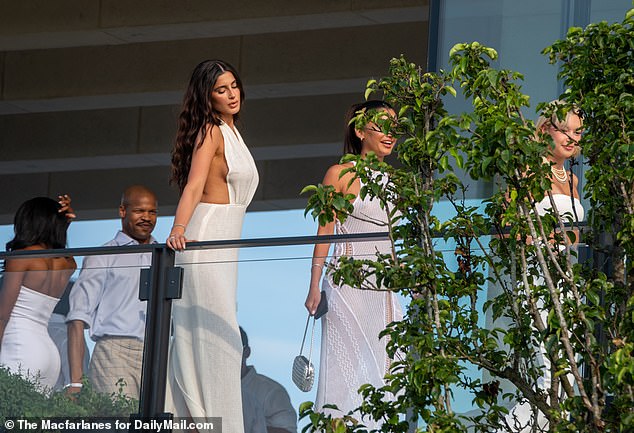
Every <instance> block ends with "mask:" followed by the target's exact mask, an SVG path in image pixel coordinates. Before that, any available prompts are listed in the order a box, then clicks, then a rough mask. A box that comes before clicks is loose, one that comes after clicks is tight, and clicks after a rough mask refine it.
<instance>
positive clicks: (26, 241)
mask: <svg viewBox="0 0 634 433" xmlns="http://www.w3.org/2000/svg"><path fill="white" fill-rule="evenodd" d="M74 217H75V215H74V214H73V211H72V209H71V208H70V198H69V197H68V196H67V195H64V196H60V197H59V201H55V200H52V199H50V198H46V197H37V198H33V199H31V200H27V201H26V202H24V203H23V204H22V205H21V206H20V208H19V209H18V211H17V212H16V214H15V218H14V225H13V229H14V232H15V236H14V238H13V239H12V240H11V241H9V242H8V243H7V250H8V251H20V250H45V249H54V248H64V247H65V246H66V230H67V229H68V225H69V223H70V221H71V220H72V218H74ZM75 268H76V264H75V260H74V259H73V258H72V257H37V258H30V257H24V258H11V259H7V260H6V261H5V272H4V278H3V282H2V289H1V290H0V365H4V366H5V367H8V368H9V369H10V370H11V371H14V372H20V373H21V374H23V375H26V376H29V377H31V378H36V379H37V380H38V381H39V384H40V385H41V386H42V387H43V388H44V389H50V388H52V387H53V386H54V385H55V383H56V382H57V378H58V377H59V371H60V354H59V352H58V351H57V347H56V346H55V343H54V342H53V340H51V337H50V336H49V334H48V329H47V325H48V321H49V318H50V316H51V313H52V312H53V309H54V308H55V305H56V304H57V302H58V301H59V297H60V296H61V295H62V294H63V293H64V290H65V288H66V285H67V284H68V280H69V279H70V276H71V275H72V274H73V272H74V271H75ZM25 342H28V344H25Z"/></svg>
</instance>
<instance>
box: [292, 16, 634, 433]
mask: <svg viewBox="0 0 634 433" xmlns="http://www.w3.org/2000/svg"><path fill="white" fill-rule="evenodd" d="M633 16H634V10H632V11H630V12H628V14H627V15H626V17H625V20H624V21H623V22H622V23H619V24H614V25H608V24H606V23H600V24H593V25H590V26H588V27H587V28H586V29H578V28H573V29H571V30H570V32H569V33H568V36H567V38H566V39H565V40H562V41H558V42H556V43H555V44H553V45H552V46H551V47H548V48H546V49H545V50H544V52H545V53H546V54H547V55H548V56H549V57H550V60H551V62H553V63H558V64H559V65H560V68H561V69H560V70H561V73H560V77H561V78H562V79H563V80H564V82H565V84H566V87H567V90H566V92H565V93H564V94H563V95H562V96H561V98H560V99H561V100H562V102H561V104H559V105H555V106H553V105H548V104H540V105H538V109H539V110H540V111H543V112H544V113H545V114H546V115H548V116H558V117H560V118H561V117H562V116H564V115H565V113H566V112H567V111H568V110H571V109H573V107H578V108H580V109H581V110H582V111H583V112H584V113H585V119H584V128H585V129H586V133H585V135H584V137H583V139H582V142H581V145H582V148H583V151H584V154H585V155H586V156H587V159H588V161H589V165H590V166H589V170H588V175H587V176H588V183H587V187H586V190H585V194H586V196H587V197H589V198H590V201H591V204H592V210H591V212H590V225H591V230H586V234H585V235H584V239H583V240H584V241H585V242H586V243H588V244H589V246H590V248H591V249H592V251H593V253H594V254H593V256H594V257H595V260H594V261H585V262H583V263H578V260H577V257H576V256H577V254H576V252H575V249H574V248H571V246H572V244H574V243H575V242H576V241H577V240H578V239H577V234H576V233H578V231H577V232H574V231H572V230H570V227H567V226H565V225H564V224H566V223H569V222H570V221H569V220H568V219H567V218H564V217H563V216H562V215H559V214H558V213H557V212H556V211H551V213H549V214H547V215H545V216H540V215H539V214H538V213H537V211H536V207H535V204H536V202H539V201H541V200H542V199H544V198H546V199H547V200H550V201H551V202H552V200H553V199H552V195H551V194H550V192H549V191H550V187H551V185H550V180H549V174H550V163H548V161H547V160H545V158H544V157H545V155H547V153H548V152H549V149H550V147H551V146H552V141H551V140H548V139H545V137H540V136H539V135H538V134H536V132H535V126H534V124H533V122H532V121H531V120H528V119H527V118H525V117H524V114H523V112H524V111H525V110H526V109H527V107H529V98H528V96H526V95H524V94H523V93H522V92H521V86H520V83H521V80H522V76H521V74H519V73H517V72H513V71H509V70H498V69H495V68H493V67H491V65H490V62H491V61H492V60H495V59H496V57H497V53H496V52H495V50H493V49H491V48H488V47H485V46H482V45H481V44H479V43H477V42H473V43H469V44H458V45H456V46H455V47H454V48H453V49H452V50H451V52H450V62H451V70H449V71H440V72H439V73H425V72H424V71H423V70H422V69H421V68H420V67H418V66H417V65H414V64H412V63H409V62H407V60H405V59H404V58H398V59H393V60H392V61H391V63H390V70H389V75H388V76H386V77H384V78H381V79H379V80H372V81H370V82H369V83H368V90H367V92H366V97H367V96H369V95H371V94H373V93H377V94H380V95H382V97H383V98H384V99H385V100H387V101H388V102H390V103H392V104H393V105H394V106H395V107H396V108H397V110H398V120H397V121H396V122H393V123H392V122H389V121H387V120H385V119H382V118H381V117H380V116H377V115H376V114H372V113H362V112H360V113H358V116H357V118H356V119H355V122H357V124H359V125H363V124H365V123H366V122H368V121H374V122H375V123H377V124H379V125H380V127H381V128H382V129H384V130H386V131H387V130H389V131H392V132H393V133H394V134H398V135H399V136H401V142H400V144H399V146H398V158H399V161H400V163H401V164H400V165H399V168H394V167H391V166H389V165H388V164H385V163H382V162H379V161H377V159H376V158H374V157H372V155H370V157H368V158H366V159H362V158H359V157H353V156H351V155H348V156H346V157H344V161H349V160H355V161H356V164H355V165H354V167H352V168H350V169H349V170H350V171H352V172H354V173H355V174H356V176H357V177H358V178H360V179H361V180H362V184H363V185H364V186H363V188H362V190H361V192H360V195H361V196H362V197H363V196H366V195H367V196H369V197H372V198H374V199H377V200H380V202H381V203H382V206H383V208H384V209H385V211H386V215H387V217H388V219H389V221H390V222H389V224H387V227H386V231H387V230H389V233H390V237H391V240H392V242H393V254H391V255H390V254H387V255H377V257H376V258H372V259H370V258H365V259H351V258H342V259H341V260H340V261H339V263H338V264H337V266H336V267H335V269H333V270H332V271H333V272H334V279H335V281H336V282H338V283H346V284H350V285H351V286H354V287H361V288H364V289H373V290H380V289H381V288H383V289H387V290H393V291H395V292H399V293H401V294H403V295H405V296H406V297H408V299H409V305H408V307H407V311H406V317H405V320H403V321H402V322H396V323H392V324H391V325H389V327H388V329H387V330H386V331H385V332H384V336H387V335H389V338H390V340H389V344H388V352H389V353H390V355H394V354H396V353H397V352H400V353H403V354H404V357H403V358H402V359H399V360H398V361H396V362H394V364H393V365H392V368H391V371H390V373H389V375H388V376H387V384H386V386H384V387H382V388H380V389H376V388H374V387H372V386H370V385H366V386H364V387H362V388H361V389H360V392H361V393H362V394H363V396H364V403H363V404H362V406H361V407H360V408H358V409H357V410H356V411H353V412H351V413H349V414H341V417H333V416H331V415H323V414H320V413H315V412H314V411H313V410H312V406H311V404H310V403H306V404H304V405H303V406H302V408H301V410H300V411H301V414H302V416H303V417H305V418H307V419H308V420H309V421H310V423H309V425H308V426H307V427H306V428H305V431H308V432H312V431H315V432H317V431H326V432H361V431H366V429H365V427H364V426H363V418H364V417H371V418H373V419H376V420H382V421H383V423H384V424H383V427H382V431H386V432H406V431H408V428H409V424H408V421H412V420H414V421H416V420H422V423H420V424H421V426H422V427H420V429H421V430H422V431H430V432H432V431H433V432H452V433H453V432H460V431H475V432H491V431H518V430H519V429H520V428H521V427H522V426H520V425H517V421H518V420H517V419H516V418H513V417H512V416H508V413H509V411H508V409H507V407H509V406H511V405H513V404H514V403H515V402H517V401H520V400H522V401H526V402H527V403H528V404H529V405H530V407H531V408H532V410H533V412H534V416H535V417H536V416H537V411H538V410H539V411H541V412H542V413H543V414H544V416H545V419H546V420H547V425H546V427H544V428H543V430H544V431H575V432H577V431H584V432H585V431H588V432H602V431H632V430H634V418H633V416H634V409H633V408H634V388H633V385H634V377H633V376H634V341H633V339H634V332H633V331H634V324H633V317H634V297H633V293H634V292H633V288H634V283H633V281H634V278H633V277H634V275H632V274H633V272H632V264H631V257H633V256H634V217H633V215H634V212H633V210H634V145H633V144H632V137H634V126H633V121H634V108H633V107H634V99H633V97H632V95H633V94H634V92H633V90H634V54H633V53H634V29H633V28H632V24H633ZM458 88H459V89H460V90H461V92H462V94H463V95H464V97H465V98H466V99H467V100H468V101H469V102H470V103H471V110H470V111H469V112H466V113H462V114H460V115H450V114H448V113H447V111H446V110H445V108H444V103H443V101H444V100H445V98H448V97H455V96H456V93H457V92H456V89H458ZM377 171H378V172H380V173H382V175H383V176H388V178H389V182H388V183H387V185H386V186H385V187H381V186H379V185H381V183H380V179H377V178H376V175H373V174H372V173H376V172H377ZM458 172H462V173H466V175H467V176H466V177H468V178H471V179H474V180H479V179H483V180H488V181H491V182H493V184H494V185H495V188H494V190H495V191H494V193H493V194H492V195H491V197H489V198H488V199H487V200H486V201H485V203H486V206H485V207H484V210H482V209H481V208H476V207H471V206H467V205H466V204H465V203H466V202H465V200H464V196H465V194H464V193H465V191H466V189H467V188H468V183H469V182H468V181H467V182H466V183H463V182H461V181H460V180H459V176H458V175H457V173H458ZM305 191H310V192H314V194H313V195H312V196H311V197H310V198H309V201H308V206H307V210H306V212H307V213H308V212H312V214H313V216H315V217H316V218H319V222H320V223H321V224H324V223H325V222H327V221H332V220H333V219H334V218H338V219H340V220H343V219H345V218H346V217H347V216H348V214H349V212H350V197H346V196H343V195H342V194H339V193H336V192H335V191H334V189H333V188H332V187H328V186H323V185H318V186H309V187H307V188H306V189H305ZM440 200H447V201H448V202H449V203H451V204H452V205H453V209H454V211H455V216H454V217H453V218H450V219H449V220H447V221H439V220H438V219H437V218H436V217H434V215H433V213H432V210H433V207H434V205H435V204H436V203H438V202H439V201H440ZM492 228H493V230H494V235H492V236H489V235H490V233H491V230H492ZM448 245H452V249H455V252H454V255H455V262H456V263H457V265H452V264H450V262H453V260H451V261H450V260H448V257H447V256H446V255H444V254H443V252H442V249H443V248H447V246H448ZM628 257H629V258H630V259H629V261H628V260H627V258H628ZM606 258H609V259H610V260H611V261H610V263H612V269H609V270H606V269H604V268H603V267H601V266H599V265H601V263H600V262H601V260H605V259H606ZM607 271H609V272H607ZM369 275H374V276H375V277H376V285H375V286H374V287H369V283H368V278H367V277H368V276H369ZM487 285H488V286H495V287H498V288H499V289H500V293H501V294H500V295H499V296H497V297H495V298H494V299H489V300H487V301H486V302H484V301H485V300H486V296H487ZM482 304H484V308H481V307H479V306H481V305H482ZM487 314H488V315H489V317H490V318H492V319H493V320H494V322H493V323H494V325H493V326H488V327H487V326H485V316H486V315H487ZM501 323H503V324H504V325H503V326H502V325H500V324H501ZM542 353H544V354H545V356H546V357H547V359H548V360H549V361H550V364H551V367H550V374H551V375H552V377H553V380H552V384H551V386H550V387H549V388H548V389H544V388H543V386H540V383H539V380H540V378H541V377H543V375H544V373H545V371H544V370H545V368H546V367H545V366H544V364H543V363H542V362H539V361H538V360H537V359H538V358H539V357H540V356H541V354H542ZM474 369H478V370H480V371H486V372H487V373H488V375H489V376H490V377H492V379H491V380H490V381H487V382H484V381H483V380H481V379H478V378H473V377H472V372H473V370H474ZM507 384H512V386H510V385H507ZM454 392H461V393H465V392H466V393H469V394H470V395H471V397H472V399H473V400H472V401H473V403H474V406H475V407H477V408H479V411H478V412H477V413H476V414H475V415H474V414H471V415H468V416H467V415H464V414H458V413H456V412H455V410H454V408H453V407H452V402H453V393H454ZM386 394H392V395H395V396H396V398H395V399H394V400H393V401H392V399H387V398H385V396H386ZM533 421H534V420H533ZM534 431H542V430H540V429H538V428H536V430H534Z"/></svg>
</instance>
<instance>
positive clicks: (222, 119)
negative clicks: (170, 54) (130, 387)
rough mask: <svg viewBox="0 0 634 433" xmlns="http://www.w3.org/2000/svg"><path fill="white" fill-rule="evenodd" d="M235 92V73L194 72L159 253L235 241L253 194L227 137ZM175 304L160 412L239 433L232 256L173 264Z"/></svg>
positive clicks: (239, 146) (208, 66)
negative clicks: (178, 291) (218, 422)
mask: <svg viewBox="0 0 634 433" xmlns="http://www.w3.org/2000/svg"><path fill="white" fill-rule="evenodd" d="M243 100H244V90H243V88H242V82H241V81H240V77H239V76H238V73H237V72H236V70H235V68H233V67H232V66H231V65H229V64H228V63H227V62H224V61H221V60H206V61H204V62H202V63H200V64H199V65H198V66H196V68H195V69H194V71H193V73H192V76H191V79H190V81H189V86H188V87H187V91H186V93H185V97H184V100H183V108H182V111H181V114H180V117H179V122H178V132H177V136H176V143H175V144H174V149H173V151H172V178H171V179H172V182H173V183H175V184H177V185H178V187H179V189H180V192H181V196H180V200H179V202H178V207H177V209H176V215H175V217H174V224H173V226H172V229H171V232H170V235H169V237H168V239H167V245H168V246H169V247H170V248H173V249H175V250H178V251H183V250H184V249H185V247H186V243H187V239H196V240H201V241H202V240H214V239H231V238H239V237H240V233H241V231H242V221H243V218H244V214H245V211H246V208H247V206H248V205H249V203H250V202H251V199H252V198H253V195H254V194H255V190H256V188H257V185H258V173H257V169H256V166H255V162H254V161H253V158H252V156H251V154H250V153H249V150H248V149H247V147H246V145H245V143H244V141H243V140H242V137H241V136H240V133H239V132H238V130H237V129H236V127H235V121H236V119H237V116H238V113H239V112H240V108H241V107H242V102H243ZM178 260H179V262H181V263H184V264H187V265H185V267H186V270H185V274H184V282H183V286H184V287H183V297H182V298H181V299H179V300H177V301H174V307H173V312H172V318H173V326H174V340H173V341H174V343H173V346H172V350H171V351H170V362H169V372H168V393H167V403H166V408H167V409H168V410H170V411H172V412H174V413H175V415H176V416H178V417H192V418H194V419H203V418H211V417H222V420H223V421H222V422H223V430H226V431H230V432H238V433H241V432H242V431H243V425H242V408H241V403H240V402H241V391H240V366H241V359H242V343H241V341H240V332H239V330H238V323H237V318H236V284H237V271H238V269H237V250H235V249H233V250H204V251H203V250H200V251H192V252H187V253H184V254H182V255H181V256H179V257H178Z"/></svg>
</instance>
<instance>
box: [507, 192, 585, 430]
mask: <svg viewBox="0 0 634 433" xmlns="http://www.w3.org/2000/svg"><path fill="white" fill-rule="evenodd" d="M552 196H553V202H554V204H555V207H556V209H557V213H559V216H560V217H561V218H562V221H564V222H568V223H577V222H581V221H583V219H584V218H585V210H584V208H583V205H582V204H581V201H580V200H579V199H578V198H576V197H571V196H569V195H567V194H552ZM552 207H553V206H552V203H551V202H550V198H549V197H548V196H546V197H544V198H543V199H542V200H541V201H540V202H538V203H535V208H536V209H537V213H538V214H539V215H541V216H544V215H546V214H547V213H548V212H550V211H551V210H552ZM535 284H536V285H541V284H544V281H543V277H541V276H540V277H539V278H538V279H536V280H535ZM537 307H538V308H539V311H540V315H541V318H542V321H543V322H544V323H546V322H547V321H548V310H546V309H544V308H543V302H541V300H538V302H537ZM535 358H536V364H537V365H540V366H542V367H543V369H542V375H541V376H540V377H539V378H538V380H537V386H538V387H539V388H540V389H542V390H548V389H550V386H551V383H552V375H551V372H550V370H551V363H550V359H549V358H548V356H546V348H545V346H544V344H543V343H542V344H540V348H539V351H537V352H536V353H535ZM567 376H568V380H569V381H570V383H571V384H573V386H574V378H573V377H572V375H571V374H568V375H567ZM532 417H533V412H532V409H531V407H530V404H529V403H528V402H526V401H524V402H522V403H517V404H516V405H515V406H513V407H511V408H510V409H509V414H508V415H506V422H507V423H508V424H509V425H511V426H517V429H518V430H517V431H518V433H529V432H530V431H532V427H533V426H532V425H531V422H530V421H531V419H532ZM516 422H517V424H516ZM535 422H536V424H537V426H538V427H539V428H540V429H543V430H546V429H548V425H549V423H548V419H547V418H546V415H544V414H543V413H542V412H541V411H539V412H538V414H537V419H536V420H535ZM504 431H506V430H504Z"/></svg>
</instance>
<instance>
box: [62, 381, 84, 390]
mask: <svg viewBox="0 0 634 433" xmlns="http://www.w3.org/2000/svg"><path fill="white" fill-rule="evenodd" d="M83 387H84V384H83V383H80V382H71V383H69V384H66V385H64V389H66V388H83Z"/></svg>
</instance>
